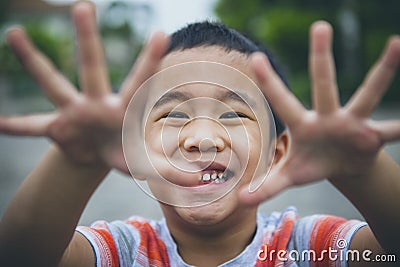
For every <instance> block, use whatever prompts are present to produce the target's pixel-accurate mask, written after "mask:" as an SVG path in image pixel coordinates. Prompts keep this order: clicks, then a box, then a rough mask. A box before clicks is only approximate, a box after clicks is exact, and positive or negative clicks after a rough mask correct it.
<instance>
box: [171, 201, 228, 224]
mask: <svg viewBox="0 0 400 267" xmlns="http://www.w3.org/2000/svg"><path fill="white" fill-rule="evenodd" d="M174 209H175V211H176V213H177V214H178V215H179V217H180V218H182V219H183V220H184V221H185V222H187V223H189V224H192V225H196V226H212V225H216V224H218V223H220V222H222V221H224V220H225V219H226V218H227V217H229V216H230V215H231V214H232V213H233V212H234V210H235V205H234V203H233V202H232V201H228V199H227V198H225V197H224V198H222V199H220V200H217V201H214V202H212V203H210V204H207V205H204V206H200V207H190V208H177V207H175V208H174Z"/></svg>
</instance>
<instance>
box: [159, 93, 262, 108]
mask: <svg viewBox="0 0 400 267" xmlns="http://www.w3.org/2000/svg"><path fill="white" fill-rule="evenodd" d="M192 98H193V96H191V95H190V94H187V93H186V94H185V93H182V92H179V91H171V92H168V93H166V94H164V95H163V96H162V97H161V98H160V99H159V100H158V101H157V102H156V103H155V104H154V107H153V108H159V107H161V106H163V105H165V104H168V103H171V102H179V103H181V102H185V101H188V100H190V99H192ZM216 99H217V100H219V101H221V102H228V101H233V102H238V103H240V104H244V105H246V106H248V105H249V106H251V107H256V102H255V101H253V100H251V99H250V98H249V97H248V95H247V94H246V93H242V92H233V91H230V90H229V91H227V92H224V93H221V94H220V95H219V96H217V97H216Z"/></svg>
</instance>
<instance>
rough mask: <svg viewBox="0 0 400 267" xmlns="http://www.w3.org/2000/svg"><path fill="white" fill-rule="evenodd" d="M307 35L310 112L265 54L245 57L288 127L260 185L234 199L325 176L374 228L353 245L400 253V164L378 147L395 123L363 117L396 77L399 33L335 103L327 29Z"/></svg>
mask: <svg viewBox="0 0 400 267" xmlns="http://www.w3.org/2000/svg"><path fill="white" fill-rule="evenodd" d="M310 37H311V40H310V43H311V47H310V74H311V81H312V100H313V101H312V102H313V110H306V109H305V108H304V107H303V106H302V105H301V103H300V102H299V101H298V100H297V99H296V98H295V97H294V95H292V94H291V93H290V92H289V91H288V90H287V89H286V88H285V86H284V85H283V83H282V81H281V80H280V79H279V78H278V76H277V75H276V74H275V73H274V72H273V70H272V68H271V66H270V64H269V63H268V62H267V61H266V59H265V57H263V56H262V55H261V54H255V55H254V56H253V57H252V59H251V64H252V67H253V70H254V72H255V75H256V77H257V79H258V81H259V84H260V87H261V90H262V91H263V93H264V94H265V96H266V97H267V99H268V101H269V103H270V104H271V105H272V107H273V109H274V110H275V112H277V114H278V116H279V117H280V118H281V119H282V120H283V121H284V122H285V123H286V125H287V127H288V135H289V137H290V138H289V139H290V143H289V147H288V151H287V153H286V154H285V156H284V157H283V160H281V161H279V162H278V164H277V165H276V166H275V167H274V168H273V169H272V170H271V173H270V174H269V178H268V179H267V180H266V182H265V183H264V184H263V185H262V186H261V187H260V188H259V189H258V190H257V191H256V192H254V193H249V192H248V190H247V189H244V190H243V191H242V192H241V195H240V197H241V199H242V201H243V202H245V203H247V204H256V203H260V202H261V201H264V200H266V199H268V198H270V197H272V196H274V195H276V194H277V193H279V192H281V191H282V190H284V189H286V188H289V187H291V186H296V185H303V184H308V183H312V182H317V181H320V180H323V179H328V180H329V181H330V182H331V183H333V184H334V185H335V186H336V187H337V188H338V189H339V190H340V191H341V192H342V193H343V194H344V195H345V196H347V197H348V198H349V199H350V201H351V202H352V203H353V204H354V205H355V206H356V208H358V209H359V211H360V212H361V213H362V214H363V215H364V216H365V218H366V220H367V221H368V223H369V226H370V227H371V229H372V232H373V234H372V232H371V231H370V230H369V228H365V229H361V230H360V231H359V232H358V233H357V234H356V236H355V238H354V239H353V241H352V243H351V248H353V249H361V250H362V249H363V248H370V249H372V250H374V252H375V253H381V252H382V249H381V248H380V245H381V246H382V247H383V248H384V249H385V251H387V253H397V254H399V250H398V249H399V248H398V246H397V244H396V243H397V241H398V240H399V238H400V235H399V233H400V232H399V231H398V229H397V227H398V225H400V213H399V212H398V209H396V208H394V205H396V203H399V202H400V194H399V193H400V177H399V176H400V169H399V167H398V165H397V164H396V163H395V162H394V161H393V160H392V159H390V157H388V156H387V155H386V154H385V153H384V152H383V151H382V146H383V145H384V144H385V143H387V142H391V141H397V140H399V138H400V122H399V121H382V122H378V121H373V120H370V119H369V116H370V114H371V112H372V111H373V110H374V108H375V107H376V105H377V104H378V103H379V100H380V98H381V96H382V95H383V93H384V92H385V90H386V89H387V87H388V86H389V84H390V81H391V79H392V77H393V76H394V75H395V72H396V68H397V65H398V63H399V59H400V38H399V37H393V38H391V39H390V40H389V42H388V45H387V47H386V49H385V51H384V52H383V54H382V56H381V58H380V59H379V60H378V62H377V63H376V64H375V66H374V67H373V68H372V69H371V71H370V72H369V74H368V75H367V77H366V79H365V81H364V83H363V84H362V85H361V86H360V88H359V90H357V92H356V93H355V94H354V96H353V97H352V98H351V99H350V101H349V102H348V103H347V104H346V105H345V106H344V107H341V106H340V102H339V97H338V92H337V85H336V81H335V79H336V78H335V70H334V62H333V56H332V53H331V40H332V29H331V27H330V26H329V25H328V24H327V23H324V22H317V23H315V24H314V25H313V26H312V28H311V34H310ZM374 234H375V236H376V238H377V239H376V238H375V236H374ZM377 241H379V243H378V242H377ZM379 244H380V245H379Z"/></svg>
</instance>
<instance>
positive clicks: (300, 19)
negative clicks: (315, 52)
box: [215, 0, 400, 104]
mask: <svg viewBox="0 0 400 267" xmlns="http://www.w3.org/2000/svg"><path fill="white" fill-rule="evenodd" d="M398 10H400V2H399V1H396V0H388V1H384V2H383V1H378V0H371V1H360V0H341V1H328V0H325V1H317V0H304V1H295V0H279V1H278V0H248V1H240V0H219V1H218V4H217V6H216V9H215V11H216V13H217V15H218V16H219V17H220V19H221V20H222V21H223V22H224V23H226V24H227V25H229V26H231V27H233V28H236V29H238V30H240V31H242V32H244V33H245V34H246V35H248V36H250V37H251V38H253V39H255V40H257V41H259V42H261V43H262V44H264V45H265V46H266V47H268V48H269V49H270V50H272V51H273V52H274V53H275V54H277V57H278V58H279V59H280V61H281V62H282V63H283V64H284V65H285V66H286V67H287V69H288V73H287V74H288V76H289V80H290V84H291V88H292V90H293V91H294V93H295V94H296V95H297V96H298V97H300V99H301V100H302V101H303V102H304V103H305V104H309V101H310V96H309V85H308V84H309V83H308V82H307V81H308V77H307V75H308V67H307V64H308V63H307V61H308V31H309V27H310V25H311V23H312V22H313V21H316V20H320V19H323V20H326V21H328V22H330V23H331V24H332V25H333V27H334V31H335V35H334V55H335V60H336V67H337V73H338V79H339V80H338V82H339V87H340V88H341V95H342V97H343V98H344V99H346V98H348V97H349V95H351V93H352V92H353V91H354V89H355V88H356V86H357V85H358V84H359V83H360V82H361V79H362V77H363V76H364V75H363V74H365V73H366V71H367V70H368V68H369V67H370V66H371V65H372V64H373V62H374V61H375V60H376V59H377V58H378V56H379V53H380V51H381V50H382V48H383V47H384V44H385V42H386V39H387V38H388V37H389V36H390V34H395V33H396V32H397V33H398V31H399V28H400V27H399V26H400V19H399V16H398ZM349 20H350V21H349ZM399 76H400V75H397V77H396V78H395V81H394V83H393V86H392V88H391V90H389V92H388V94H387V96H386V97H385V99H384V100H386V101H399V100H400V90H396V89H395V88H397V89H399V88H400V77H399Z"/></svg>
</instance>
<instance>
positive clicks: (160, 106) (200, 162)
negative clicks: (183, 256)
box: [145, 46, 270, 224]
mask: <svg viewBox="0 0 400 267" xmlns="http://www.w3.org/2000/svg"><path fill="white" fill-rule="evenodd" d="M200 60H201V61H213V62H219V63H223V64H225V65H228V66H231V67H233V68H235V69H237V70H239V71H241V72H242V73H244V74H245V75H247V76H249V77H250V78H252V73H251V72H250V70H249V67H248V64H247V57H246V56H244V55H242V54H241V53H239V52H236V51H232V52H229V53H227V52H225V51H224V50H223V49H221V48H219V47H213V46H211V47H201V48H194V49H188V50H185V51H178V52H173V53H171V54H169V55H167V56H166V57H165V58H164V59H163V62H162V65H161V69H165V68H168V67H171V66H174V65H176V64H181V63H184V62H192V61H200ZM215 75H219V74H217V73H216V74H215ZM176 78H177V77H176V76H173V75H171V77H168V79H171V81H173V80H174V79H176ZM253 80H254V79H253ZM168 82H170V81H168ZM168 82H167V83H168ZM149 97H157V99H155V101H153V102H152V103H155V104H153V105H152V107H151V109H150V110H151V111H150V112H149V114H148V117H147V118H146V121H145V142H146V149H147V151H146V152H147V154H148V155H149V157H152V158H153V159H154V160H151V161H152V164H153V167H154V168H155V169H156V170H157V172H158V173H159V174H160V175H161V176H162V177H163V178H164V179H165V180H167V181H168V182H171V183H173V184H175V185H178V186H182V187H185V188H186V192H188V193H189V195H192V196H193V199H195V196H201V197H203V198H202V199H205V200H206V199H207V198H208V197H212V196H215V194H213V193H214V192H222V191H224V192H225V193H226V194H224V195H225V196H224V197H222V198H220V199H218V200H217V201H214V202H212V203H210V204H208V205H206V206H203V207H196V208H193V207H192V208H178V207H172V206H168V209H173V210H174V211H175V212H177V213H178V214H179V215H180V217H183V218H186V220H191V221H193V220H194V221H195V223H196V224H198V223H200V224H203V223H205V224H209V223H216V222H218V221H220V220H223V219H224V218H226V217H227V216H229V215H230V214H231V213H233V212H237V211H238V210H239V209H238V207H239V206H240V205H239V203H238V200H237V191H238V190H239V189H240V188H241V186H242V185H244V184H247V183H249V182H250V181H251V179H252V178H253V176H254V175H255V174H256V172H257V168H261V169H266V168H268V166H267V165H268V163H267V162H268V160H267V159H265V158H264V159H263V160H260V159H262V158H263V157H265V156H263V155H262V153H261V152H262V151H261V149H262V146H261V144H262V143H264V144H265V143H266V144H267V145H268V143H269V138H270V136H269V134H267V135H268V136H264V135H265V133H262V131H261V130H260V128H261V127H269V123H270V122H269V121H267V122H266V120H268V116H266V117H265V116H264V117H263V118H262V119H263V122H262V123H260V121H259V119H260V116H259V114H257V113H260V110H261V112H263V113H266V112H265V111H266V108H265V106H264V102H263V100H262V99H260V95H255V94H254V93H252V91H251V90H248V88H242V87H241V86H237V87H235V88H234V89H232V90H230V89H227V88H225V87H223V86H220V85H215V84H208V83H203V82H202V83H189V84H184V85H181V86H177V87H176V88H173V89H171V90H166V91H165V92H163V94H158V95H157V96H155V94H150V96H149ZM149 102H151V101H149ZM265 118H267V119H265ZM260 166H261V167H260ZM149 185H150V188H151V189H152V191H153V192H159V193H158V194H161V195H162V194H165V195H168V194H170V195H168V196H166V197H168V199H169V202H171V201H172V202H173V201H174V198H175V199H176V200H177V202H179V198H180V197H182V196H178V195H177V196H174V194H173V193H172V194H171V192H168V191H167V189H165V188H162V186H160V185H159V184H157V183H152V182H150V181H149ZM235 185H236V186H235ZM157 186H158V187H159V188H155V187H157ZM221 190H222V191H221ZM187 196H188V195H186V197H187ZM213 200H214V199H210V201H209V202H211V201H213Z"/></svg>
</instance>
